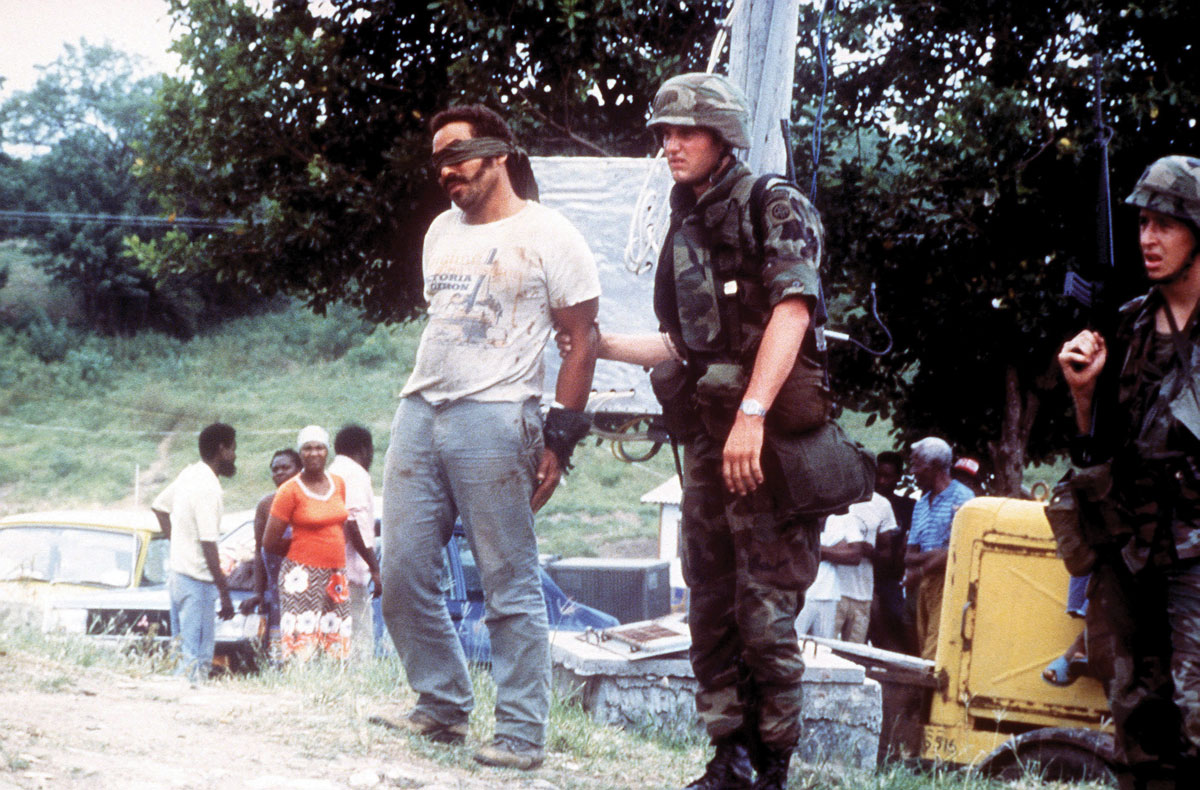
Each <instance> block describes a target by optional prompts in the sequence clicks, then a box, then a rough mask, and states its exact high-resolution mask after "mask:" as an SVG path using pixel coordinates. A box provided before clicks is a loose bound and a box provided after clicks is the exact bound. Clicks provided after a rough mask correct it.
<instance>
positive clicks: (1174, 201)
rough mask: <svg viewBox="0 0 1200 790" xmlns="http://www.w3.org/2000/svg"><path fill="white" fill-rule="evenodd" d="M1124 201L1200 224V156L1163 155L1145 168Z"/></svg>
mask: <svg viewBox="0 0 1200 790" xmlns="http://www.w3.org/2000/svg"><path fill="white" fill-rule="evenodd" d="M1125 202H1126V203H1128V204H1130V205H1132V206H1139V207H1141V208H1148V209H1151V210H1153V211H1161V212H1162V213H1163V214H1169V215H1170V216H1172V217H1176V218H1178V219H1182V220H1187V221H1188V222H1191V223H1192V224H1194V225H1197V226H1200V159H1196V158H1195V157H1192V156H1164V157H1163V158H1162V159H1159V160H1158V161H1156V162H1154V164H1152V165H1150V166H1149V167H1147V168H1146V172H1144V173H1142V177H1141V178H1139V179H1138V182H1137V186H1135V187H1134V188H1133V192H1131V193H1130V195H1129V197H1127V198H1125Z"/></svg>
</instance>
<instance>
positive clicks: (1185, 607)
mask: <svg viewBox="0 0 1200 790" xmlns="http://www.w3.org/2000/svg"><path fill="white" fill-rule="evenodd" d="M1126 203H1129V204H1132V205H1134V206H1138V207H1139V208H1140V209H1141V211H1140V215H1139V216H1140V228H1141V234H1140V241H1141V248H1142V257H1143V263H1144V265H1145V270H1146V274H1147V276H1148V277H1149V279H1150V281H1151V284H1152V287H1151V289H1150V291H1149V292H1148V293H1147V294H1146V295H1144V296H1141V297H1139V298H1137V299H1135V300H1133V301H1132V302H1129V303H1128V304H1126V305H1124V306H1123V307H1122V308H1121V311H1120V322H1119V324H1118V329H1117V330H1116V331H1115V332H1114V334H1113V336H1112V338H1110V340H1111V345H1110V344H1109V343H1108V342H1107V341H1106V339H1105V338H1104V337H1103V336H1102V335H1100V334H1099V333H1097V332H1093V331H1091V330H1085V331H1084V332H1082V333H1080V334H1079V335H1078V336H1076V337H1075V338H1073V339H1071V340H1069V341H1068V342H1067V343H1066V344H1065V345H1064V346H1063V348H1062V350H1061V351H1060V353H1059V364H1060V365H1061V367H1062V370H1063V374H1064V376H1065V378H1066V380H1067V384H1068V386H1069V387H1070V390H1071V395H1072V397H1073V399H1074V401H1075V414H1076V423H1077V426H1078V428H1079V432H1080V434H1079V436H1078V437H1077V439H1076V440H1075V443H1074V444H1073V446H1072V460H1073V461H1074V463H1075V464H1076V465H1078V466H1081V467H1090V470H1089V479H1090V478H1091V477H1092V476H1096V478H1097V479H1103V480H1106V481H1107V480H1111V485H1107V484H1102V485H1100V486H1099V488H1100V489H1101V490H1103V489H1104V488H1107V489H1108V492H1109V493H1108V494H1107V496H1106V497H1105V504H1106V506H1107V508H1108V510H1107V512H1108V513H1109V514H1110V517H1108V518H1105V519H1103V525H1092V526H1088V525H1085V528H1086V531H1085V535H1087V536H1088V542H1089V543H1090V545H1091V547H1092V548H1093V549H1094V551H1095V553H1096V564H1095V567H1094V569H1093V573H1092V583H1091V590H1090V596H1091V601H1092V605H1091V609H1092V611H1093V612H1094V613H1095V614H1096V615H1098V616H1100V617H1103V618H1104V621H1105V622H1104V624H1105V625H1106V626H1107V629H1105V630H1107V631H1109V632H1110V633H1106V634H1105V635H1104V636H1103V639H1104V643H1103V644H1102V645H1097V646H1093V645H1089V647H1088V653H1089V655H1092V654H1103V653H1105V652H1107V651H1111V653H1112V656H1113V658H1112V662H1113V665H1112V667H1111V670H1112V674H1113V679H1112V681H1111V685H1110V687H1109V698H1110V703H1111V707H1112V713H1113V719H1114V721H1115V723H1116V728H1117V736H1118V738H1117V741H1118V747H1119V753H1120V755H1121V757H1122V761H1123V764H1122V765H1120V766H1119V767H1118V768H1119V773H1118V776H1119V779H1120V785H1121V787H1122V788H1125V789H1126V790H1128V789H1129V788H1154V789H1155V790H1158V788H1196V787H1200V466H1198V464H1200V325H1198V323H1200V322H1198V321H1197V318H1196V312H1197V311H1196V305H1197V303H1198V302H1200V266H1197V265H1196V263H1197V259H1198V258H1200V159H1195V158H1191V157H1184V156H1170V157H1166V158H1164V159H1160V160H1158V161H1156V162H1155V163H1154V164H1152V165H1151V166H1150V167H1149V168H1147V170H1146V172H1145V173H1143V175H1142V177H1141V179H1140V180H1139V181H1138V183H1137V186H1136V187H1135V188H1134V190H1133V193H1132V194H1131V195H1130V196H1129V197H1128V198H1127V199H1126ZM1106 363H1109V364H1107V365H1106ZM1094 405H1095V406H1096V408H1095V409H1093V406H1094ZM1093 423H1094V424H1093ZM1097 473H1099V474H1098V475H1097Z"/></svg>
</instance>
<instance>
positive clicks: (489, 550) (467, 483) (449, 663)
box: [381, 395, 550, 747]
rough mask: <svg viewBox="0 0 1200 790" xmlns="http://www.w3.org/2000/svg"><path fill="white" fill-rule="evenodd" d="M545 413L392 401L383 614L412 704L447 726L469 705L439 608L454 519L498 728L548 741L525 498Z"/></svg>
mask: <svg viewBox="0 0 1200 790" xmlns="http://www.w3.org/2000/svg"><path fill="white" fill-rule="evenodd" d="M541 454H542V419H541V414H540V412H539V410H538V405H537V401H536V400H530V401H527V402H526V403H482V402H477V401H455V402H452V403H448V404H444V405H441V406H437V407H435V406H432V405H430V404H429V403H428V402H427V401H425V399H424V398H422V397H420V396H419V395H413V396H409V397H407V398H404V399H403V400H401V402H400V407H399V408H398V409H397V410H396V417H395V419H394V420H393V422H392V435H391V443H390V444H389V446H388V452H387V460H386V463H385V466H384V472H383V499H384V506H383V523H382V537H383V561H382V567H381V571H382V576H383V619H384V622H385V623H386V624H387V628H388V631H389V632H390V633H391V635H392V640H393V641H394V642H395V644H396V650H397V652H398V653H399V654H400V660H401V662H402V663H403V664H404V669H405V672H406V673H407V675H408V682H409V683H410V684H411V685H412V687H413V690H415V691H416V692H417V709H418V710H420V711H421V712H423V713H426V714H428V715H429V716H432V717H433V718H434V719H436V720H437V721H440V722H442V723H443V724H458V723H461V722H465V721H466V720H467V717H468V715H469V714H470V712H471V708H472V707H473V705H474V699H473V696H472V693H471V678H470V675H469V674H468V672H467V661H466V657H465V655H464V654H463V649H462V644H461V643H460V642H459V639H458V636H457V635H456V634H455V631H454V627H453V625H452V623H451V621H450V615H449V613H448V612H447V610H446V600H445V595H444V593H443V590H442V586H441V580H442V565H443V559H442V549H443V547H445V545H446V543H447V542H448V541H449V540H450V537H451V534H452V532H453V529H454V520H455V516H461V517H462V521H463V526H464V528H465V530H466V534H467V540H468V542H469V543H470V546H471V551H472V553H474V555H475V561H476V563H477V565H478V567H479V572H480V579H481V581H482V582H483V589H484V594H485V600H486V616H485V622H486V623H487V626H488V631H489V634H490V636H491V644H492V677H493V678H494V679H495V682H496V730H495V732H496V735H503V736H507V737H512V738H517V739H519V740H521V741H525V742H526V743H529V744H532V745H534V746H538V747H541V746H543V745H544V743H545V729H546V717H547V714H548V712H549V707H550V650H549V644H548V641H547V620H546V604H545V601H544V600H543V598H542V584H541V580H540V578H539V576H538V550H537V536H536V535H535V534H534V530H533V513H532V511H531V510H530V507H529V498H530V497H531V496H532V494H533V488H534V479H535V474H536V472H537V464H538V462H539V461H540V459H541Z"/></svg>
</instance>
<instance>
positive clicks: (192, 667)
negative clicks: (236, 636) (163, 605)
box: [167, 572, 217, 682]
mask: <svg viewBox="0 0 1200 790" xmlns="http://www.w3.org/2000/svg"><path fill="white" fill-rule="evenodd" d="M167 590H168V591H169V592H170V594H171V633H172V634H173V635H174V638H175V639H176V640H177V641H178V643H179V651H180V653H181V654H182V657H183V660H182V661H181V662H180V664H179V667H178V668H177V669H176V670H175V673H176V674H177V675H185V676H187V678H188V680H191V681H193V682H198V681H202V680H207V679H208V675H209V672H211V671H212V660H213V648H214V646H215V645H216V635H217V585H215V584H213V583H212V582H203V581H200V580H199V579H193V578H192V577H191V576H187V575H185V574H182V573H174V572H172V573H171V575H170V577H169V578H168V579H167Z"/></svg>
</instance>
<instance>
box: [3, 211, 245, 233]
mask: <svg viewBox="0 0 1200 790" xmlns="http://www.w3.org/2000/svg"><path fill="white" fill-rule="evenodd" d="M0 220H9V221H13V222H63V223H69V222H78V223H83V224H88V225H118V226H119V225H134V226H139V227H154V228H188V229H191V230H229V229H233V228H238V227H245V226H246V223H244V222H242V221H240V220H234V219H202V218H199V217H173V216H168V217H162V216H155V215H152V214H81V213H74V212H67V211H22V210H17V209H0Z"/></svg>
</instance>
